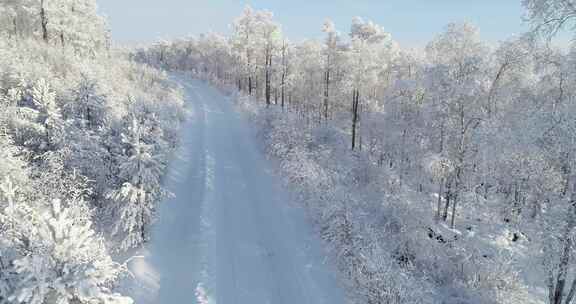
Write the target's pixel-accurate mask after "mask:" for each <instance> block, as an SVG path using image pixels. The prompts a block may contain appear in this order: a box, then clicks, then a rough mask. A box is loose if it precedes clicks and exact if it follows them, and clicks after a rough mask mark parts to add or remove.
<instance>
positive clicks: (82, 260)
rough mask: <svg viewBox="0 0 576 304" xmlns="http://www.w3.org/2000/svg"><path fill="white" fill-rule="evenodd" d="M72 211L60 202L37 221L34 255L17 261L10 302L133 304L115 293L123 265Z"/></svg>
mask: <svg viewBox="0 0 576 304" xmlns="http://www.w3.org/2000/svg"><path fill="white" fill-rule="evenodd" d="M4 193H5V195H6V191H4ZM70 210H71V209H70V208H67V207H64V206H62V203H61V202H60V201H58V200H55V201H53V202H52V204H51V206H50V209H49V210H48V211H47V212H46V213H44V214H40V215H38V218H35V219H34V220H36V221H37V223H38V226H37V227H36V229H37V230H36V231H35V234H34V235H29V236H28V238H29V241H30V244H28V245H27V246H26V247H28V250H29V253H28V254H27V255H25V256H22V257H20V258H17V259H15V260H14V261H13V262H12V263H13V265H14V270H13V271H14V272H15V274H16V279H15V280H14V281H12V282H11V285H12V288H11V289H12V291H11V293H10V295H9V296H8V299H7V301H8V303H35V304H44V303H118V304H120V303H132V300H131V299H129V298H126V297H122V296H120V295H118V294H115V293H113V292H111V291H110V290H109V288H108V287H109V286H110V284H111V283H112V282H114V281H115V280H116V279H117V278H118V275H119V274H120V271H121V267H120V266H119V265H116V264H115V263H114V262H113V261H112V259H111V258H110V256H109V255H108V254H107V251H106V248H105V247H104V240H103V239H102V238H100V237H98V236H96V235H95V234H94V231H93V230H92V228H91V227H90V225H91V223H90V222H87V223H79V222H78V221H76V220H75V219H74V217H73V216H72V214H71V213H70ZM8 214H10V213H8Z"/></svg>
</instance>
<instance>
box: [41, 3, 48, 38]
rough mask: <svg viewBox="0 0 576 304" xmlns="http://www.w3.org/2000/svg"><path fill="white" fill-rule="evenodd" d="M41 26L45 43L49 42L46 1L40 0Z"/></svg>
mask: <svg viewBox="0 0 576 304" xmlns="http://www.w3.org/2000/svg"><path fill="white" fill-rule="evenodd" d="M40 25H41V26H42V39H43V40H44V42H48V17H47V16H46V8H45V7H44V0H40Z"/></svg>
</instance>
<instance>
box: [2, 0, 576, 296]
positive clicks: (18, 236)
mask: <svg viewBox="0 0 576 304" xmlns="http://www.w3.org/2000/svg"><path fill="white" fill-rule="evenodd" d="M522 4H523V7H524V8H525V16H524V18H525V19H526V22H529V23H530V24H531V25H532V29H533V30H532V31H531V32H529V33H526V34H524V35H520V36H517V37H510V38H509V39H508V40H505V41H502V42H501V43H499V44H498V45H495V46H491V45H488V44H487V43H485V42H483V41H482V40H481V39H480V32H479V29H477V28H476V27H475V26H474V25H472V24H469V23H450V24H448V25H447V26H446V28H445V30H444V31H443V32H442V33H439V34H438V35H437V36H436V37H435V38H434V39H433V40H432V41H430V42H429V43H427V45H426V48H425V49H424V50H421V51H420V50H411V49H405V48H402V47H401V46H400V45H399V44H398V43H396V42H395V41H394V37H393V36H392V35H391V34H390V33H388V32H386V31H385V30H384V28H383V27H382V26H380V25H377V24H374V23H373V22H371V21H366V20H363V19H362V18H355V19H354V20H353V21H352V26H351V28H350V29H349V30H348V31H346V34H342V33H340V32H339V31H338V30H337V29H336V25H334V24H333V23H332V22H331V21H330V20H326V21H325V22H324V26H323V27H322V28H320V29H319V30H321V31H322V32H323V33H324V36H325V38H324V39H323V40H305V41H302V42H298V43H294V42H290V41H288V40H287V39H286V38H284V37H283V35H282V31H281V26H280V25H279V24H278V23H277V22H275V21H274V16H273V14H272V13H271V12H269V11H266V10H255V9H252V8H250V7H247V8H246V9H245V10H244V11H243V12H242V14H241V15H240V16H239V17H238V18H237V19H235V20H234V21H233V23H232V33H231V34H230V35H228V36H225V35H220V34H216V33H208V34H205V35H201V36H199V37H197V38H187V39H179V40H174V41H170V42H167V41H162V42H158V43H155V44H153V45H151V46H149V47H144V48H136V49H129V50H126V49H119V48H114V47H112V45H113V43H112V42H111V38H110V33H109V30H108V28H107V24H106V21H105V20H104V19H103V18H102V17H100V16H99V15H98V14H97V7H96V1H95V0H80V1H78V0H75V1H71V0H57V1H56V0H53V1H50V0H46V1H45V0H0V159H1V162H0V303H10V304H12V303H35V304H52V303H132V302H133V300H131V299H130V298H129V297H127V296H125V295H121V294H120V293H121V292H120V290H119V289H118V288H117V287H118V283H119V282H120V281H122V280H130V273H129V271H128V269H127V267H126V264H125V261H123V260H119V259H118V257H119V256H124V255H126V254H128V253H129V252H131V250H133V249H135V248H139V247H140V246H142V245H143V244H145V243H146V242H147V241H148V240H149V238H150V233H149V231H150V227H151V225H153V224H154V218H155V216H156V214H155V212H156V210H157V209H158V208H157V207H158V204H159V203H160V202H161V201H162V200H163V199H164V198H166V197H167V196H170V195H171V194H170V193H169V192H168V191H166V190H165V189H164V188H163V183H162V181H163V178H164V175H165V173H166V168H167V165H168V163H169V160H170V159H171V155H172V153H173V152H174V150H175V149H176V147H177V146H178V145H179V140H178V138H179V137H178V134H179V129H180V125H181V123H182V122H183V121H184V120H185V119H187V115H186V113H187V109H186V107H185V105H184V98H183V95H182V92H181V88H179V87H178V86H177V85H175V84H174V83H173V82H172V81H171V80H170V78H169V77H168V73H173V72H179V73H180V72H183V73H186V74H187V75H189V77H194V78H200V79H203V80H206V81H208V82H210V83H211V84H212V85H213V86H215V87H218V88H219V89H220V90H221V91H224V92H226V93H227V94H230V96H233V98H234V101H235V105H236V107H237V109H238V111H239V112H241V113H242V114H244V116H245V117H247V118H248V119H250V121H251V122H252V125H253V127H254V129H255V130H256V132H257V135H258V139H259V142H260V143H261V147H260V148H261V149H262V150H263V151H264V152H265V153H266V155H267V156H269V158H270V159H271V160H272V161H273V162H274V163H275V164H276V165H277V167H276V169H277V172H276V173H277V174H278V175H280V176H281V177H282V178H283V181H284V182H285V185H286V187H287V188H289V189H290V190H291V191H292V192H294V193H295V197H297V198H298V200H299V201H300V203H301V204H302V206H304V208H305V210H306V212H307V214H308V216H309V218H310V220H311V221H312V222H313V224H314V227H315V228H316V231H317V233H318V235H320V236H321V238H322V240H323V246H324V247H325V248H326V249H327V254H328V255H329V257H330V260H332V261H333V262H334V264H335V265H336V267H337V270H338V276H339V278H340V279H341V281H342V285H343V286H344V287H345V290H346V292H347V296H348V301H349V302H350V303H370V304H376V303H550V304H570V303H572V302H573V298H574V296H575V295H576V271H575V270H576V267H575V266H576V264H575V263H574V258H576V256H575V254H576V252H575V250H574V244H573V243H574V236H575V228H576V176H575V172H574V171H575V170H576V118H575V117H576V102H575V100H574V98H575V93H576V73H574V71H573V70H574V69H573V66H574V64H575V63H576V51H575V50H574V49H572V48H569V49H567V50H564V49H560V48H554V47H552V46H551V45H550V43H549V39H551V38H552V37H553V36H554V35H555V34H556V33H557V32H558V31H559V30H560V29H563V28H567V29H568V30H573V27H574V21H575V19H574V18H575V16H576V2H574V1H573V0H522ZM518 18H521V17H520V16H518ZM319 21H321V20H319ZM447 21H449V20H447ZM191 26H193V25H191Z"/></svg>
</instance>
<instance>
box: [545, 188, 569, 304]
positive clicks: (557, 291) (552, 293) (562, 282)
mask: <svg viewBox="0 0 576 304" xmlns="http://www.w3.org/2000/svg"><path fill="white" fill-rule="evenodd" d="M575 224H576V183H574V189H573V190H572V197H571V199H570V212H569V213H568V219H567V221H566V227H565V230H564V234H563V237H562V240H561V241H562V252H561V253H560V261H559V263H558V272H557V274H556V278H555V279H556V282H555V284H554V277H553V272H551V273H550V275H551V276H552V277H551V278H549V280H548V288H549V290H548V292H549V295H548V296H549V299H550V301H551V303H550V304H562V299H563V298H564V292H565V290H564V289H565V287H566V280H567V275H568V268H569V267H570V254H571V252H572V247H573V244H572V236H571V234H572V230H573V229H574V226H575ZM574 284H576V282H573V283H572V286H571V288H570V292H569V293H568V297H569V298H568V297H567V298H566V303H565V304H568V303H569V301H571V300H572V298H573V297H574V293H575V290H574V289H575V288H576V287H575V286H574Z"/></svg>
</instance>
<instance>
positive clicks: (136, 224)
mask: <svg viewBox="0 0 576 304" xmlns="http://www.w3.org/2000/svg"><path fill="white" fill-rule="evenodd" d="M143 132H144V129H143V127H142V126H141V125H140V124H139V123H138V122H137V121H136V120H135V119H133V120H132V123H131V125H130V126H129V127H128V130H127V132H126V133H125V134H122V141H123V143H124V145H125V146H126V149H125V154H124V155H122V156H120V159H119V163H120V168H119V169H120V178H121V184H120V186H119V188H118V189H114V190H113V191H111V192H110V194H109V195H108V196H109V198H111V199H112V200H113V204H114V206H113V207H112V208H113V209H114V211H113V212H114V214H115V216H116V219H115V222H114V228H113V234H116V235H120V236H121V238H122V239H123V241H122V247H123V248H131V247H135V246H137V245H140V244H141V243H143V242H145V241H146V240H147V239H148V235H147V231H146V227H147V226H148V225H149V224H150V222H151V220H152V215H153V211H154V207H155V206H154V204H155V202H156V201H157V200H158V199H159V198H160V197H161V194H162V191H161V187H160V177H161V174H162V170H163V169H164V164H163V163H162V158H161V157H162V156H161V155H157V154H154V153H155V151H154V150H153V147H152V146H151V145H149V144H146V143H145V142H144V141H143V140H142V135H143Z"/></svg>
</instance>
